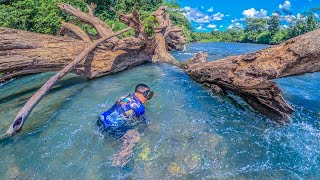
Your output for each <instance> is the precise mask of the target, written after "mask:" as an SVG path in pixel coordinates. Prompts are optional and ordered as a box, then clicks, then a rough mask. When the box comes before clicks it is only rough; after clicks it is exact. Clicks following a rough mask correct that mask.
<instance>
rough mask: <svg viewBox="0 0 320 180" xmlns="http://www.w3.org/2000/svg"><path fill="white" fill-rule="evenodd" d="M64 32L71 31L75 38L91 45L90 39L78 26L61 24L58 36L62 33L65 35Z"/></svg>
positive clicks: (66, 23)
mask: <svg viewBox="0 0 320 180" xmlns="http://www.w3.org/2000/svg"><path fill="white" fill-rule="evenodd" d="M66 31H71V32H73V33H74V34H75V35H76V36H77V37H79V38H80V39H82V40H84V41H85V42H87V43H92V40H91V38H90V37H89V36H88V34H87V33H86V32H85V31H84V30H82V29H81V28H80V27H79V26H76V25H74V24H72V23H68V22H64V21H62V22H61V29H60V32H59V34H60V35H62V34H64V33H66Z"/></svg>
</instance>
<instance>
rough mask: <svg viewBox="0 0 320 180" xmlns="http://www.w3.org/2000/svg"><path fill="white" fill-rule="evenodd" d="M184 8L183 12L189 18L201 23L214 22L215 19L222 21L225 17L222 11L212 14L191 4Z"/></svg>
mask: <svg viewBox="0 0 320 180" xmlns="http://www.w3.org/2000/svg"><path fill="white" fill-rule="evenodd" d="M182 10H184V12H183V13H182V14H183V15H184V16H185V17H186V18H187V19H188V20H190V21H193V22H196V23H199V24H203V23H213V22H214V21H220V20H222V19H223V18H224V14H222V13H221V12H218V13H216V14H212V15H210V14H206V13H204V12H202V11H200V10H199V9H197V8H192V7H190V6H186V7H184V8H183V9H182Z"/></svg>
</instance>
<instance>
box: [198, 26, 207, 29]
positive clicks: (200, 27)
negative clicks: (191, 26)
mask: <svg viewBox="0 0 320 180" xmlns="http://www.w3.org/2000/svg"><path fill="white" fill-rule="evenodd" d="M197 30H207V29H206V28H203V27H202V26H199V27H197Z"/></svg>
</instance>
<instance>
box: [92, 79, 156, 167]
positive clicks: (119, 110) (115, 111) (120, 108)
mask: <svg viewBox="0 0 320 180" xmlns="http://www.w3.org/2000/svg"><path fill="white" fill-rule="evenodd" d="M153 94H154V93H153V91H151V90H150V88H149V87H148V86H147V85H145V84H139V85H137V86H136V87H135V91H134V93H133V94H129V95H126V96H123V97H120V98H119V99H118V101H117V102H116V103H115V104H114V105H113V106H112V107H111V108H110V109H108V110H107V111H105V112H104V113H102V114H101V115H100V117H99V119H98V121H97V124H98V126H99V127H100V129H101V130H102V132H107V133H108V134H111V135H113V136H115V137H121V139H122V140H123V142H124V143H123V147H122V148H121V150H120V152H119V153H118V154H116V155H115V156H114V158H113V163H112V164H113V165H115V166H124V165H125V164H126V163H127V162H128V161H129V160H128V159H129V157H130V155H131V152H132V148H133V147H134V144H135V143H136V142H138V141H139V139H140V138H141V135H140V134H139V133H138V131H137V130H136V129H133V127H134V125H136V124H137V123H141V122H142V123H145V124H149V123H150V121H149V120H148V119H147V117H146V115H145V107H144V105H143V104H144V103H146V102H147V101H148V100H150V99H151V98H152V96H153Z"/></svg>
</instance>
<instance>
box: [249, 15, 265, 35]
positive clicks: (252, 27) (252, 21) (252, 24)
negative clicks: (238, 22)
mask: <svg viewBox="0 0 320 180" xmlns="http://www.w3.org/2000/svg"><path fill="white" fill-rule="evenodd" d="M267 29H268V22H267V20H266V19H264V18H247V19H246V28H245V31H256V32H258V33H261V32H262V31H266V30H267Z"/></svg>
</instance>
